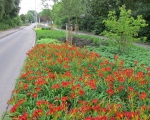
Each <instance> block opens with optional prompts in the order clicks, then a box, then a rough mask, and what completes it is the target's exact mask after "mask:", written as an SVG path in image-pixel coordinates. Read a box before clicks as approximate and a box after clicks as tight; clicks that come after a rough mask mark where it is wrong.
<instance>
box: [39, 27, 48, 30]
mask: <svg viewBox="0 0 150 120" xmlns="http://www.w3.org/2000/svg"><path fill="white" fill-rule="evenodd" d="M41 29H42V30H50V28H49V27H42V28H41Z"/></svg>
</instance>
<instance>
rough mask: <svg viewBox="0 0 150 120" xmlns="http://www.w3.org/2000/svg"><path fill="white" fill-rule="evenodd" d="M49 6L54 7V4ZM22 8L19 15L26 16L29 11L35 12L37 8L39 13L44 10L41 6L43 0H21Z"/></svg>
mask: <svg viewBox="0 0 150 120" xmlns="http://www.w3.org/2000/svg"><path fill="white" fill-rule="evenodd" d="M35 3H36V4H35ZM49 4H51V5H53V2H49ZM35 6H36V7H35ZM20 7H21V9H20V12H19V15H21V14H26V13H27V12H28V10H35V8H36V11H37V12H40V11H42V8H43V7H42V5H41V0H21V2H20Z"/></svg>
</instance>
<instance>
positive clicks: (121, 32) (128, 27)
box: [102, 6, 147, 52]
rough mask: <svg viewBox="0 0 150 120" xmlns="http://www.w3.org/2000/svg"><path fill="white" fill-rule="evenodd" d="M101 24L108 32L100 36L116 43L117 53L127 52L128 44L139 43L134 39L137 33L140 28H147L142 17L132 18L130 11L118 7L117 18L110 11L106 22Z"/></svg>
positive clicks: (137, 39) (123, 7) (114, 13)
mask: <svg viewBox="0 0 150 120" xmlns="http://www.w3.org/2000/svg"><path fill="white" fill-rule="evenodd" d="M103 22H104V24H105V26H106V27H107V28H108V30H105V31H104V32H103V33H102V35H105V36H106V37H108V38H110V39H111V40H113V41H114V42H116V45H117V46H118V50H119V52H124V51H125V50H127V48H128V47H129V44H130V43H132V42H134V41H139V40H140V39H139V38H135V37H137V36H138V31H139V30H140V28H141V27H145V26H147V24H146V21H145V20H144V19H142V15H139V16H137V18H136V19H135V18H133V17H132V16H131V10H126V9H125V6H122V7H120V16H119V18H117V15H116V12H115V11H110V12H109V14H108V18H107V20H104V21H103Z"/></svg>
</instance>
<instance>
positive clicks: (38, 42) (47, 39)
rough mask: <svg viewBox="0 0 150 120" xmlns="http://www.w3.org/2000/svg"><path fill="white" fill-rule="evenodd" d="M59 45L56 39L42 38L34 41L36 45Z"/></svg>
mask: <svg viewBox="0 0 150 120" xmlns="http://www.w3.org/2000/svg"><path fill="white" fill-rule="evenodd" d="M49 43H59V41H57V40H56V39H51V38H44V39H40V40H37V41H36V44H49Z"/></svg>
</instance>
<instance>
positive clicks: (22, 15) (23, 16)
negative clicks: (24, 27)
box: [20, 14, 26, 23]
mask: <svg viewBox="0 0 150 120" xmlns="http://www.w3.org/2000/svg"><path fill="white" fill-rule="evenodd" d="M20 18H21V20H22V22H23V23H25V22H26V15H24V14H21V15H20Z"/></svg>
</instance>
